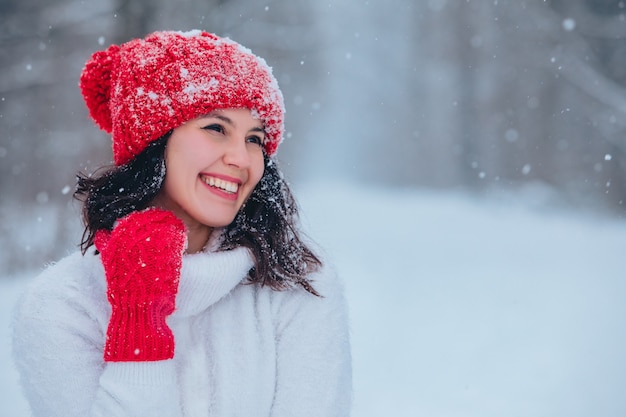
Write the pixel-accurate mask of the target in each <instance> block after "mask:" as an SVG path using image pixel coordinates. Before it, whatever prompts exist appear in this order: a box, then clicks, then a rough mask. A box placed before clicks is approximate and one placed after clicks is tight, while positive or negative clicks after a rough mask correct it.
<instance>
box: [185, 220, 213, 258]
mask: <svg viewBox="0 0 626 417" xmlns="http://www.w3.org/2000/svg"><path fill="white" fill-rule="evenodd" d="M186 226H187V250H186V253H197V252H201V251H202V249H204V246H205V245H206V243H207V242H208V240H209V237H210V236H211V232H212V231H213V229H212V228H210V227H207V226H205V225H203V224H195V225H189V224H187V225H186Z"/></svg>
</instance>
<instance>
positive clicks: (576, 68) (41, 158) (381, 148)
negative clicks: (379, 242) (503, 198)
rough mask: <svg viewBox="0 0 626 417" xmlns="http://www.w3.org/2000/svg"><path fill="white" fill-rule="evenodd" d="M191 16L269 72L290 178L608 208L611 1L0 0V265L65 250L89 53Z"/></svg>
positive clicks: (99, 140)
mask: <svg viewBox="0 0 626 417" xmlns="http://www.w3.org/2000/svg"><path fill="white" fill-rule="evenodd" d="M196 28H197V29H204V30H208V31H211V32H215V33H217V34H219V35H222V36H229V37H231V38H232V39H234V40H236V41H238V42H241V43H242V44H244V45H246V46H248V47H249V48H251V49H252V50H253V51H254V52H255V53H257V54H258V55H260V56H262V57H264V58H265V59H266V60H267V61H268V63H269V64H270V65H271V66H272V67H273V68H274V74H275V75H276V77H277V79H278V81H279V84H280V85H281V88H282V90H283V93H284V95H285V100H286V107H287V121H286V122H287V135H286V140H285V142H284V144H283V146H282V147H281V149H280V151H279V159H280V161H281V163H282V166H283V168H284V170H285V171H286V174H287V176H288V178H289V179H290V180H291V181H292V182H295V183H300V182H305V181H356V182H364V183H370V184H376V185H381V186H389V187H406V188H407V189H415V190H418V189H420V188H433V189H455V190H456V189H461V190H469V191H471V192H476V193H484V192H491V191H493V190H505V191H511V192H512V193H513V194H515V193H516V192H518V191H520V190H525V189H528V187H535V188H539V189H545V190H550V191H549V192H550V195H554V196H556V198H557V199H558V201H559V202H560V203H562V204H566V205H568V206H571V207H574V208H582V209H593V210H597V211H598V212H600V213H603V214H604V215H607V216H619V217H621V216H624V214H625V210H626V208H625V206H626V204H624V201H625V200H626V140H625V138H624V129H625V128H626V90H625V86H626V42H625V38H626V7H625V2H624V1H615V0H529V1H506V0H454V1H452V0H424V1H421V0H420V1H416V0H387V1H384V2H383V1H365V0H352V1H350V0H343V1H334V0H327V1H322V2H311V1H304V0H289V1H288V0H268V1H265V2H258V1H251V0H248V1H246V0H194V1H188V0H178V1H175V2H173V1H165V0H99V1H88V0H83V1H78V0H0V67H1V72H0V132H1V134H0V195H1V202H0V230H1V235H0V239H1V241H0V248H2V250H1V251H0V271H1V272H3V273H9V272H11V271H15V270H18V269H23V268H28V267H31V268H32V267H39V266H40V265H42V264H43V263H44V262H48V261H51V260H53V259H56V258H58V257H60V256H62V255H64V254H65V253H67V252H68V251H70V250H74V249H75V248H76V244H77V243H78V240H79V238H80V223H79V221H78V220H77V219H78V217H79V216H80V209H79V208H78V206H77V205H76V204H75V203H73V202H72V192H73V190H74V183H75V175H76V173H77V172H78V171H79V170H80V171H85V172H91V171H92V170H94V169H95V168H97V167H99V166H101V165H104V164H109V163H110V160H111V151H110V140H109V138H108V137H107V136H106V135H105V134H104V133H102V132H100V131H99V130H98V129H97V128H96V127H95V125H94V124H93V123H92V122H91V120H90V119H89V118H88V115H87V111H86V108H85V106H84V104H83V102H82V98H81V96H80V93H79V89H78V87H77V82H78V77H79V74H80V71H81V69H82V67H83V65H84V63H85V61H86V60H87V59H88V57H89V56H90V55H91V53H93V52H95V51H96V50H100V49H104V48H106V47H107V46H108V45H110V44H111V43H121V42H125V41H127V40H129V39H131V38H133V37H139V36H144V35H145V34H147V33H149V32H151V31H154V30H163V29H173V30H189V29H196ZM518 195H520V196H522V195H524V193H519V194H518ZM520 198H521V197H520ZM407 220H409V221H410V219H407ZM3 275H4V274H3Z"/></svg>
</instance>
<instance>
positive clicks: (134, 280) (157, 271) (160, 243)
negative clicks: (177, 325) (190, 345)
mask: <svg viewBox="0 0 626 417" xmlns="http://www.w3.org/2000/svg"><path fill="white" fill-rule="evenodd" d="M186 239H187V237H186V232H185V225H184V224H183V222H182V221H181V220H180V219H178V218H177V217H176V216H175V215H174V213H172V212H170V211H165V210H161V209H148V210H144V211H140V212H134V213H131V214H129V215H128V216H126V217H124V218H123V219H121V220H120V221H119V222H118V224H117V226H115V228H114V229H113V231H112V232H108V231H105V230H100V231H98V232H97V233H96V238H95V244H96V248H98V250H99V251H100V254H101V260H102V264H103V265H104V271H105V275H106V280H107V296H108V299H109V303H110V304H111V307H112V312H111V319H110V320H109V327H108V329H107V337H106V346H105V348H104V360H105V361H111V362H127V361H135V362H140V361H158V360H163V359H171V358H173V357H174V335H173V334H172V331H171V330H170V328H169V327H168V326H167V323H166V322H165V318H166V317H167V316H169V315H170V314H172V312H173V311H174V308H175V305H176V293H177V292H178V281H179V278H180V270H181V267H182V255H183V251H184V250H185V245H186Z"/></svg>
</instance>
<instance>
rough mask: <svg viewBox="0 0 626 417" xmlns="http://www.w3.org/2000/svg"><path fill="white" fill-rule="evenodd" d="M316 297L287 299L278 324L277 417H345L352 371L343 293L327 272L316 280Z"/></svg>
mask: <svg viewBox="0 0 626 417" xmlns="http://www.w3.org/2000/svg"><path fill="white" fill-rule="evenodd" d="M314 279H315V281H314V282H313V286H314V288H315V289H316V290H317V291H318V292H319V293H320V294H321V295H322V297H321V298H320V297H316V296H314V295H311V294H309V293H307V292H305V291H304V290H300V291H296V292H290V293H288V294H284V295H285V297H284V298H283V300H282V304H281V307H280V311H279V312H278V317H279V323H278V324H277V326H278V328H277V375H276V378H277V383H276V393H275V398H274V404H273V407H272V417H292V416H298V417H308V416H311V417H335V416H336V417H345V416H348V415H349V414H350V408H351V402H352V401H351V400H352V369H351V368H352V367H351V357H350V342H349V330H348V315H347V306H346V303H345V300H344V294H343V289H342V287H341V285H340V284H339V282H338V279H337V277H336V276H335V274H334V273H333V272H331V271H329V270H328V269H324V270H323V271H322V273H320V274H317V276H316V277H314Z"/></svg>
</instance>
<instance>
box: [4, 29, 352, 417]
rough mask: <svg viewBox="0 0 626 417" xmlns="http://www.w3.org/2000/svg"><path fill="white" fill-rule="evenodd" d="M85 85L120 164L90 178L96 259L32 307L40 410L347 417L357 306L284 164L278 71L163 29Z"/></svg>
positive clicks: (99, 57)
mask: <svg viewBox="0 0 626 417" xmlns="http://www.w3.org/2000/svg"><path fill="white" fill-rule="evenodd" d="M80 87H81V91H82V94H83V96H84V98H85V102H86V104H87V107H88V108H89V111H90V114H91V116H92V118H93V119H94V120H95V122H96V123H97V124H98V125H99V126H100V127H101V128H102V129H104V130H105V131H107V132H109V133H111V134H112V141H113V157H114V161H115V166H114V167H112V168H110V169H108V170H106V171H104V172H101V173H100V174H97V175H95V176H84V175H81V176H79V178H78V186H77V191H76V196H77V197H78V198H79V199H80V200H82V201H83V214H84V220H85V224H86V228H85V233H84V239H83V242H82V251H81V252H79V253H76V254H73V255H70V256H69V257H67V258H65V259H63V260H61V261H60V262H59V263H57V264H55V265H53V266H50V267H49V268H47V269H46V270H45V271H44V272H43V273H42V274H41V275H40V276H39V277H38V278H37V279H36V280H34V281H33V282H32V284H31V285H30V286H29V289H28V290H27V292H26V293H25V295H24V297H23V298H22V300H21V301H20V303H19V304H18V308H17V311H16V321H15V333H14V354H15V359H16V363H17V366H18V369H19V371H20V373H21V377H22V384H23V386H24V390H25V393H26V396H27V398H28V400H29V402H30V405H31V407H32V410H33V413H34V415H35V416H46V417H51V416H63V417H71V416H81V417H84V416H108V417H113V416H151V417H153V416H289V417H293V416H316V417H320V416H344V415H348V414H349V408H350V390H351V369H350V353H349V340H348V330H347V315H346V306H345V303H344V299H343V295H342V289H341V287H340V285H339V284H338V281H337V279H336V277H335V276H334V274H333V273H332V272H331V271H330V270H329V268H328V267H327V266H326V265H324V264H323V262H322V261H321V260H320V258H319V257H318V256H317V255H316V254H315V253H314V252H313V251H312V250H311V249H310V247H309V246H310V244H308V243H306V242H305V241H304V240H303V238H302V237H301V235H300V232H299V230H298V225H297V210H296V206H295V203H294V201H293V198H292V196H291V193H290V191H289V189H288V187H287V184H286V182H285V181H284V180H283V178H282V175H281V174H280V171H279V170H278V168H277V166H276V164H275V162H274V160H273V159H272V156H273V155H274V154H275V152H276V149H277V147H278V145H279V143H280V141H281V140H282V134H283V115H284V110H283V101H282V95H281V93H280V90H279V89H278V85H277V83H276V80H275V79H274V77H273V75H272V73H271V69H270V68H269V67H267V65H266V64H265V61H263V60H262V59H261V58H258V57H256V56H255V55H253V54H252V53H251V52H250V51H249V50H248V49H246V48H244V47H242V46H241V45H239V44H237V43H235V42H233V41H231V40H229V39H225V38H219V37H217V36H215V35H213V34H210V33H206V32H200V31H192V32H187V33H180V32H156V33H153V34H151V35H149V36H147V37H146V38H145V39H135V40H132V41H130V42H128V43H126V44H123V45H119V46H118V45H113V46H111V47H109V48H108V49H107V50H105V51H100V52H96V53H95V54H94V55H93V56H92V57H91V59H90V60H89V61H88V62H87V64H86V66H85V68H84V70H83V73H82V75H81V81H80Z"/></svg>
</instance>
